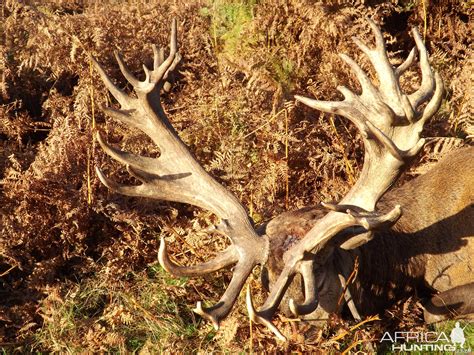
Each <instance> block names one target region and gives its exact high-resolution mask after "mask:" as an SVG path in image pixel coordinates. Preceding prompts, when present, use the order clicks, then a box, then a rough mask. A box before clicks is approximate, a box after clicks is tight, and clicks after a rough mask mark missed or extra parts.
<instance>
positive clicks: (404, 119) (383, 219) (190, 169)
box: [93, 20, 443, 340]
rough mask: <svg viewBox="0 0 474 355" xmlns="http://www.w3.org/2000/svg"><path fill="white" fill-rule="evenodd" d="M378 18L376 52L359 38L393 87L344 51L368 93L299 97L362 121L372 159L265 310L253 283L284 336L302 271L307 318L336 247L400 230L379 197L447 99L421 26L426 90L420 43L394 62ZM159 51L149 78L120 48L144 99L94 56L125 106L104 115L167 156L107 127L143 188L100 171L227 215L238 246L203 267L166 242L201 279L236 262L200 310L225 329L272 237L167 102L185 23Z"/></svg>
mask: <svg viewBox="0 0 474 355" xmlns="http://www.w3.org/2000/svg"><path fill="white" fill-rule="evenodd" d="M368 22H369V25H370V26H371V28H372V31H373V32H374V34H375V48H373V49H372V48H369V47H368V46H367V45H366V44H364V43H362V42H361V41H360V40H358V39H354V41H355V43H356V45H357V46H358V47H359V48H360V49H361V50H362V51H363V52H364V53H365V54H366V55H367V57H368V58H369V60H370V61H371V63H372V65H373V66H374V69H375V71H376V73H377V75H378V78H379V82H381V83H383V85H380V86H379V87H377V86H376V85H374V84H373V83H372V82H371V81H370V79H369V78H368V76H367V74H366V73H365V72H364V71H363V70H362V69H361V67H360V66H359V65H358V64H357V63H356V62H355V61H353V60H352V59H351V58H349V57H348V56H346V55H344V54H341V55H340V57H341V59H342V60H343V61H344V62H345V63H346V64H347V65H348V66H349V67H350V68H351V69H352V70H353V71H354V73H355V75H356V77H357V79H358V80H359V82H360V84H361V87H362V92H361V93H360V94H356V93H354V92H352V91H350V90H349V89H347V88H346V87H343V86H340V87H338V90H339V91H340V92H341V93H342V94H343V95H344V100H343V101H336V102H327V101H318V100H313V99H309V98H306V97H302V96H298V95H297V96H295V98H296V100H297V101H300V102H302V103H304V104H306V105H308V106H310V107H312V108H315V109H317V110H320V111H323V112H328V113H333V114H337V115H340V116H343V117H346V118H348V119H349V120H350V121H351V122H353V123H354V124H355V125H356V127H357V128H358V130H359V131H360V133H361V136H362V139H363V141H364V147H365V157H364V166H363V168H362V171H361V173H360V177H359V180H358V181H357V182H356V183H355V185H354V186H353V187H352V188H351V189H350V191H349V192H348V193H347V195H346V196H345V197H344V198H343V199H342V200H341V201H340V203H338V204H329V203H328V204H324V206H325V207H326V208H327V209H328V212H327V214H325V215H324V216H323V217H322V218H320V219H319V220H318V221H317V222H316V224H315V225H314V227H313V228H311V230H310V231H309V232H308V233H307V234H306V235H305V236H304V238H302V239H301V240H300V241H299V242H298V243H297V244H296V245H294V246H293V247H292V248H291V249H290V250H288V251H287V252H286V255H285V266H284V268H283V270H282V272H281V274H280V276H279V277H278V279H277V281H276V283H275V285H274V287H272V290H271V292H270V294H269V296H268V298H267V300H266V302H265V303H264V305H263V306H262V308H261V309H260V310H259V311H257V310H255V308H254V306H253V301H252V297H251V292H250V288H248V290H247V306H248V310H249V315H250V318H251V319H252V320H253V321H254V322H256V323H260V324H263V325H266V326H267V327H268V328H269V329H270V330H272V331H273V332H274V333H275V335H276V336H277V337H278V338H279V339H282V340H283V339H284V336H283V335H282V334H281V333H280V332H279V330H278V329H277V328H276V327H275V326H274V325H273V324H272V322H271V319H272V317H273V315H274V313H275V312H276V310H277V308H278V306H279V304H280V302H281V300H282V298H283V295H284V294H285V292H286V290H287V288H288V286H289V284H290V283H291V280H292V279H293V277H294V275H295V274H301V275H302V277H303V282H304V286H305V295H306V299H305V301H304V302H303V304H296V302H294V301H290V309H291V310H292V311H293V312H294V313H295V314H297V315H301V314H305V313H308V312H309V311H310V310H311V309H314V304H315V302H317V287H316V285H315V282H314V280H315V278H314V272H315V270H316V269H317V268H316V267H315V265H318V264H321V265H322V264H323V263H324V260H325V259H326V258H327V257H328V255H330V254H331V252H332V250H333V248H336V247H341V248H345V249H351V248H356V247H357V246H359V245H361V244H362V243H365V242H367V241H368V240H370V238H371V233H372V231H373V230H374V229H377V228H386V227H388V226H391V225H392V224H393V223H395V222H396V220H397V219H398V218H399V217H400V215H401V212H402V211H401V208H400V206H394V207H393V209H392V210H391V211H389V212H388V213H385V214H380V213H377V211H376V209H375V208H376V204H377V201H378V200H379V199H380V197H381V196H382V195H383V194H384V193H385V192H386V191H387V189H389V188H390V186H391V185H392V184H393V183H394V182H395V181H396V179H397V178H398V176H399V175H400V173H401V172H402V170H403V168H404V167H405V166H406V163H407V162H408V161H409V160H410V159H412V158H413V157H414V156H415V155H416V154H417V153H418V152H419V150H420V149H421V148H422V146H423V143H424V140H423V139H422V138H420V133H421V131H422V129H423V125H424V123H425V122H426V121H427V120H428V119H429V118H430V117H431V116H433V114H434V113H435V112H436V111H437V109H438V108H439V105H440V103H441V99H442V92H443V85H442V81H441V78H440V76H439V75H438V73H436V72H434V71H433V69H432V68H431V67H430V64H429V62H428V53H427V51H426V48H425V46H424V44H423V42H422V40H421V37H420V34H419V33H418V31H417V30H416V29H414V30H413V36H414V39H415V43H416V48H417V49H418V52H419V57H420V67H421V72H422V83H421V86H420V88H419V89H418V90H417V91H416V92H414V93H412V94H405V93H403V92H402V90H401V88H400V83H399V78H400V76H401V75H402V74H403V72H405V71H406V70H407V68H408V67H410V65H412V64H413V63H414V60H415V56H416V49H413V50H412V51H411V53H410V55H409V56H408V58H407V59H406V61H405V62H404V63H403V64H401V65H400V66H398V67H396V68H394V67H392V65H391V64H390V62H389V60H388V57H387V52H386V48H385V43H384V40H383V37H382V34H381V32H380V30H379V28H378V27H377V26H376V25H375V23H374V22H372V21H371V20H368ZM153 52H154V62H153V69H152V70H150V69H148V68H147V67H146V66H144V67H143V69H144V72H145V80H143V81H139V80H138V79H137V78H135V77H134V75H133V74H132V73H131V72H130V71H129V70H128V68H127V67H126V65H125V63H124V62H123V59H122V57H121V56H120V54H119V53H116V59H117V62H118V65H119V67H120V69H121V71H122V74H123V76H124V77H125V78H126V79H127V81H128V82H129V83H130V84H131V85H132V87H133V89H134V91H135V94H136V96H137V97H136V98H133V97H131V96H129V95H127V94H126V93H124V92H123V91H122V90H121V89H119V88H118V87H117V86H116V85H115V84H113V82H112V80H111V79H110V78H109V77H108V75H107V74H106V72H105V71H104V69H103V68H102V67H101V66H100V65H99V64H98V62H97V60H95V59H93V62H94V64H95V67H96V68H97V71H98V72H99V74H100V76H101V78H102V80H103V82H104V83H105V85H106V87H107V88H108V89H109V91H110V92H111V93H112V95H113V96H114V97H115V99H116V100H117V101H118V103H119V104H120V109H114V108H104V111H105V112H106V113H107V114H108V115H109V116H111V117H112V118H114V119H116V120H119V121H121V122H123V123H125V124H126V125H130V126H132V127H135V128H138V129H140V130H141V131H143V132H144V133H145V134H147V135H148V136H149V137H150V138H151V139H152V140H153V142H154V143H155V144H156V145H157V146H158V147H159V149H160V156H159V157H158V158H148V157H141V156H137V155H134V154H131V153H128V152H124V151H121V150H119V149H117V148H115V147H113V146H111V145H109V144H108V143H106V142H105V141H104V140H103V139H102V137H101V135H100V134H99V133H98V134H97V140H98V142H99V144H100V145H101V147H102V148H103V150H104V151H105V152H106V153H107V154H108V155H110V156H111V157H112V158H114V159H116V160H117V161H119V162H121V163H122V164H124V165H125V166H126V168H127V170H128V172H129V173H130V174H131V175H132V176H134V177H136V178H137V179H138V180H139V181H140V182H141V184H140V185H137V186H123V185H120V184H118V183H116V182H114V181H112V180H110V179H109V178H107V177H106V176H105V175H104V174H103V173H102V171H101V170H100V169H99V168H97V169H96V170H97V175H98V177H99V179H100V180H101V181H102V183H103V184H104V185H105V186H107V187H108V188H109V189H110V190H112V191H114V192H118V193H121V194H124V195H129V196H139V197H149V198H154V199H158V200H166V201H175V202H182V203H188V204H192V205H195V206H198V207H201V208H204V209H207V210H209V211H211V212H213V213H214V214H215V215H217V216H218V217H219V218H220V220H221V223H220V225H218V226H217V229H219V230H220V231H222V232H223V233H224V234H225V235H227V236H228V238H229V239H230V241H231V243H232V244H231V246H230V247H229V248H228V249H227V250H225V251H224V252H223V253H221V254H220V255H218V256H217V257H216V258H214V259H213V260H210V261H208V262H206V263H203V264H201V265H196V266H186V267H183V266H177V265H175V264H173V263H172V262H171V260H170V258H169V257H168V252H167V248H166V243H165V241H164V239H162V240H161V244H160V249H159V262H160V264H161V265H162V267H163V268H164V269H165V270H167V271H168V272H170V273H172V274H173V275H177V276H199V275H203V274H206V273H211V272H214V271H217V270H220V269H222V268H225V267H229V266H231V265H235V266H234V269H233V276H232V280H231V282H230V284H229V286H228V287H227V289H226V291H225V292H224V294H223V296H222V297H221V299H220V300H219V301H218V302H217V304H216V305H214V306H212V307H209V308H204V307H202V305H201V303H200V302H198V304H197V306H196V308H195V309H194V311H195V312H196V313H198V314H200V315H201V316H203V317H204V318H206V319H208V320H210V321H211V322H212V323H213V325H214V326H215V328H216V329H218V327H219V323H220V321H221V320H222V319H223V318H225V317H226V316H227V315H228V314H229V312H230V311H231V308H232V306H233V304H234V303H235V301H236V299H237V297H238V295H239V293H240V291H241V289H242V288H243V286H244V285H245V282H246V280H247V278H248V277H249V275H250V273H251V272H252V270H253V268H254V267H255V266H256V265H258V264H265V263H266V261H267V259H268V253H269V242H268V239H267V238H266V237H265V236H259V235H258V234H257V233H256V231H255V229H254V227H253V223H252V220H251V218H250V217H249V216H248V214H247V212H246V209H245V208H244V207H243V206H242V204H241V203H240V202H239V201H238V200H237V199H236V198H235V197H234V196H233V195H232V194H231V193H230V192H229V191H227V190H226V189H225V188H224V187H223V186H222V185H220V184H219V183H218V182H217V181H216V180H215V179H214V178H212V177H211V176H210V175H209V174H208V173H207V172H206V171H204V169H203V168H202V166H201V165H200V164H199V163H198V162H197V161H196V160H195V158H194V157H193V155H192V154H191V153H190V151H189V150H188V149H187V147H186V146H185V145H184V143H183V142H182V141H181V140H180V138H179V136H178V134H177V133H176V131H175V130H174V129H173V127H172V126H171V124H170V122H169V120H168V118H167V117H166V114H165V112H164V110H163V108H162V106H161V102H160V95H161V89H162V88H163V87H164V86H165V84H166V83H167V79H168V78H169V76H170V74H171V73H172V71H173V70H174V69H175V68H176V65H177V64H178V62H179V61H180V55H179V53H178V48H177V31H176V21H173V23H172V29H171V41H170V53H169V55H168V57H167V58H166V59H165V58H164V55H163V53H164V51H163V50H162V49H158V48H157V47H155V46H154V47H153ZM425 103H426V105H424V104H425ZM341 236H342V237H341ZM336 237H337V238H336ZM315 263H316V264H315Z"/></svg>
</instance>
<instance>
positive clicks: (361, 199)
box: [252, 20, 443, 336]
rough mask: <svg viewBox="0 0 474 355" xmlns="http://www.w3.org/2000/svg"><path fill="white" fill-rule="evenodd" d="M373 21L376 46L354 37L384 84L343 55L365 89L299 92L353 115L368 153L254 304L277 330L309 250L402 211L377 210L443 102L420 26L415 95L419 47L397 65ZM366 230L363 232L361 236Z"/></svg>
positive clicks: (355, 240)
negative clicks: (403, 82)
mask: <svg viewBox="0 0 474 355" xmlns="http://www.w3.org/2000/svg"><path fill="white" fill-rule="evenodd" d="M368 22H369V25H370V27H371V28H372V31H373V32H374V34H375V49H370V48H369V47H368V46H367V45H366V44H364V43H362V42H361V41H360V40H358V39H354V41H355V43H356V44H357V46H358V47H359V48H360V49H361V50H362V51H363V52H364V53H365V54H366V55H367V56H368V58H369V60H370V61H371V62H372V65H373V66H374V68H375V71H376V73H377V76H378V78H379V81H380V83H381V85H380V86H379V87H376V86H375V85H374V84H372V82H370V80H369V79H368V77H367V75H366V74H365V73H364V72H363V70H362V69H361V68H360V66H359V65H358V64H357V63H356V62H355V61H353V60H352V59H350V58H349V57H348V56H346V55H341V58H342V60H344V61H345V62H346V63H347V64H348V65H349V67H350V68H351V69H352V70H353V71H354V73H355V75H356V77H357V79H358V80H359V82H360V84H361V87H362V93H361V94H360V95H357V94H355V93H354V92H352V91H350V90H349V89H347V88H345V87H343V86H340V87H338V90H339V91H340V92H341V93H342V94H343V95H344V100H343V101H319V100H313V99H309V98H306V97H302V96H298V95H297V96H295V98H296V100H297V101H300V102H302V103H303V104H306V105H308V106H310V107H312V108H315V109H318V110H320V111H324V112H329V113H333V114H338V115H342V116H344V117H346V118H348V119H349V120H350V121H352V122H353V123H354V124H355V125H356V127H357V128H358V129H359V131H360V133H361V136H362V139H363V141H364V148H365V157H364V165H363V168H362V171H361V173H360V176H359V179H358V181H357V182H356V183H355V185H354V186H353V187H352V188H351V189H350V191H349V192H348V193H347V195H346V196H345V197H344V198H343V199H342V200H341V201H340V203H339V204H338V205H326V206H327V207H329V208H331V209H332V211H329V212H328V213H327V214H326V215H325V216H324V217H323V218H321V219H319V220H318V221H317V222H316V224H315V225H314V226H313V228H312V229H311V230H310V231H309V232H308V233H307V234H306V236H305V237H304V238H303V239H302V240H300V241H299V242H298V243H297V244H295V245H294V246H293V247H292V249H291V250H289V251H287V252H286V254H285V255H287V256H288V259H287V260H286V261H285V266H284V268H283V270H282V272H281V274H280V276H279V277H278V279H277V281H276V283H275V284H274V286H273V288H272V290H271V292H270V294H269V296H268V298H267V300H266V301H265V303H264V304H263V306H262V309H261V310H260V311H258V312H257V311H255V310H254V309H253V310H252V312H253V314H254V315H253V317H254V318H255V319H257V320H258V321H259V322H260V323H261V324H264V325H266V326H267V327H268V328H269V329H270V330H272V331H273V332H275V330H274V325H273V324H271V318H272V316H273V314H274V312H275V311H276V309H277V307H278V305H279V304H280V302H281V299H282V297H283V294H284V292H285V291H286V289H287V287H288V286H289V284H290V282H291V280H292V278H293V276H294V274H295V273H297V272H301V263H303V262H304V261H305V260H307V258H306V256H307V255H308V253H314V254H316V255H318V252H320V251H321V250H323V248H324V247H325V246H326V245H327V243H328V242H329V241H330V240H332V239H333V237H335V236H336V235H338V234H340V233H342V232H344V231H349V230H348V228H352V229H354V227H357V233H355V235H354V236H352V237H351V235H349V238H346V240H345V241H343V242H342V244H341V245H339V247H342V245H344V247H345V248H353V247H357V246H359V245H360V243H361V242H363V241H367V240H369V239H370V231H372V230H374V229H376V228H387V227H388V226H390V225H392V224H393V223H395V222H396V221H397V220H398V218H399V217H400V216H401V213H402V211H401V208H400V206H395V207H394V208H393V209H392V210H391V211H389V212H388V213H385V214H378V213H376V212H373V211H374V209H375V206H376V204H377V201H378V200H379V199H380V197H381V196H382V195H383V194H384V193H385V191H386V190H387V189H388V188H389V187H390V186H391V185H392V184H393V183H394V182H395V181H396V179H397V178H398V176H399V175H400V173H401V171H402V169H403V168H404V166H405V165H406V162H407V161H408V160H409V159H411V158H412V157H413V156H415V155H416V154H417V153H418V152H419V151H420V149H421V148H422V146H423V144H424V139H421V138H420V133H421V131H422V129H423V124H424V123H425V122H426V120H427V119H429V118H430V117H431V116H432V115H433V114H434V113H435V112H436V110H437V109H438V108H439V105H440V103H441V99H442V92H443V85H442V80H441V77H440V76H439V74H437V73H434V74H433V71H432V69H431V67H430V66H429V62H428V57H427V52H426V49H425V47H424V45H423V43H422V41H421V37H419V34H418V32H417V31H414V34H415V35H414V36H415V42H416V44H417V48H418V51H419V52H420V65H421V67H422V75H423V79H422V85H421V88H420V90H418V92H417V93H414V94H413V95H412V96H411V97H409V96H407V95H405V94H404V93H402V90H401V89H400V85H399V82H398V78H399V76H400V74H401V73H402V72H403V71H404V70H406V68H407V67H408V66H409V65H410V64H412V63H413V61H414V56H415V51H412V52H411V53H410V55H409V56H408V58H407V60H406V61H405V62H404V63H403V64H402V65H400V66H399V67H398V68H393V67H392V65H391V64H390V62H389V60H388V56H387V53H386V49H385V42H384V40H383V36H382V33H381V32H380V29H379V28H378V27H377V26H376V25H375V23H374V22H373V21H372V20H368ZM431 76H433V77H434V84H432V83H431V81H430V77H431ZM433 91H434V93H433ZM431 95H433V97H432V99H431V101H430V102H429V103H428V104H427V106H426V107H425V109H424V111H423V113H420V112H418V111H417V110H416V109H417V107H416V106H417V105H418V104H419V103H420V102H422V101H424V100H426V98H428V97H430V96H431ZM420 116H421V117H420ZM354 230H355V229H354ZM361 235H362V236H363V238H362V239H361V240H359V239H360V236H361ZM308 301H311V299H309V300H308ZM305 304H306V302H305ZM292 306H293V308H294V311H295V312H298V311H300V310H299V309H298V305H295V304H293V305H292ZM277 336H278V334H277Z"/></svg>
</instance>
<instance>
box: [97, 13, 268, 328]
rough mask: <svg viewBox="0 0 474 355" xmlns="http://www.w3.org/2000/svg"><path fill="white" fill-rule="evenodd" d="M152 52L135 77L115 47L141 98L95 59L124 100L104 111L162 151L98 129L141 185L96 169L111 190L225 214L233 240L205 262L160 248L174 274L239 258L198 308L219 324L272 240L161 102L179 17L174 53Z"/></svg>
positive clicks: (190, 272) (207, 268) (104, 77)
mask: <svg viewBox="0 0 474 355" xmlns="http://www.w3.org/2000/svg"><path fill="white" fill-rule="evenodd" d="M153 52H154V63H153V70H149V69H148V68H147V67H145V66H144V67H143V70H144V72H145V80H144V81H140V80H138V79H137V78H135V76H134V75H133V74H132V73H131V72H130V71H129V70H128V69H127V67H126V65H125V63H124V62H123V60H122V57H121V56H120V54H118V53H116V59H117V62H118V64H119V66H120V69H121V71H122V74H123V76H124V77H125V78H126V79H127V81H128V82H129V83H130V84H131V85H132V86H133V89H134V91H135V93H136V95H137V98H132V97H130V96H128V95H126V94H125V93H124V92H123V91H122V90H120V89H119V88H118V87H116V86H115V85H114V84H113V83H112V80H111V79H110V78H109V77H108V76H107V74H106V73H105V71H104V69H103V68H102V67H101V66H100V65H99V64H98V62H97V61H96V60H95V59H93V62H94V64H95V66H96V68H97V71H98V72H99V74H100V76H101V78H102V80H103V81H104V83H105V85H106V87H107V88H108V89H109V91H110V92H111V93H112V95H113V96H114V97H115V98H116V99H117V101H118V102H119V104H120V106H121V109H120V110H116V109H112V108H105V109H104V110H105V112H106V113H107V114H108V115H110V116H111V117H113V118H115V119H117V120H119V121H121V122H123V123H125V124H126V125H129V126H132V127H136V128H138V129H140V130H141V131H143V132H144V133H145V134H147V135H148V136H149V137H150V138H151V139H152V140H153V142H154V143H155V144H156V145H157V146H158V147H159V148H160V153H161V155H160V156H159V157H158V158H156V159H155V158H147V157H141V156H137V155H134V154H131V153H128V152H124V151H121V150H119V149H117V148H114V147H112V146H110V145H109V144H107V143H106V142H105V141H104V140H103V139H102V138H101V136H100V134H97V140H98V142H99V143H100V145H101V146H102V148H103V149H104V151H105V152H106V153H107V154H108V155H110V156H111V157H112V158H114V159H116V160H118V161H119V162H121V163H122V164H124V165H126V167H127V170H128V172H129V173H130V174H131V175H132V176H134V177H136V178H137V179H138V180H139V181H140V182H141V185H138V186H123V185H119V184H117V183H115V182H114V181H112V180H110V179H108V178H107V177H105V176H104V174H103V173H102V172H101V170H100V169H98V168H97V169H96V170H97V175H98V176H99V178H100V180H101V181H102V183H103V184H104V185H105V186H107V187H108V188H109V189H110V190H112V191H115V192H118V193H121V194H124V195H129V196H142V197H151V198H155V199H159V200H167V201H176V202H183V203H188V204H192V205H195V206H199V207H202V208H204V209H207V210H210V211H212V212H213V213H215V214H216V215H217V216H219V217H220V218H221V224H220V226H219V229H220V230H221V231H223V232H224V233H225V234H226V235H227V236H228V237H229V238H230V240H231V242H232V245H231V246H230V247H229V248H228V249H227V250H226V251H224V252H223V253H222V254H221V255H219V256H217V257H216V258H215V259H213V260H211V261H209V262H206V263H204V264H201V265H196V266H189V267H181V266H177V265H175V264H173V263H172V262H171V260H170V259H169V257H168V254H167V251H166V244H165V241H164V239H162V240H161V244H160V250H159V261H160V264H161V265H162V266H163V268H164V269H165V270H167V271H169V272H170V273H172V274H174V275H187V276H194V275H202V274H205V273H209V272H213V271H217V270H219V269H222V268H224V267H227V266H230V265H232V264H236V266H235V267H234V271H233V276H232V280H231V282H230V284H229V286H228V287H227V289H226V291H225V293H224V295H223V296H222V297H221V299H220V300H219V302H218V303H217V304H216V305H215V306H212V307H210V308H203V307H202V306H201V302H198V304H197V307H196V309H195V312H196V313H198V314H200V315H201V316H203V317H205V318H206V319H208V320H210V321H211V322H212V323H213V325H214V327H215V328H216V329H217V328H218V327H219V322H220V320H221V319H223V318H224V317H226V316H227V314H228V313H229V312H230V310H231V309H232V306H233V304H234V303H235V300H236V299H237V296H238V295H239V293H240V290H241V289H242V287H243V285H244V284H245V281H246V280H247V278H248V276H249V275H250V273H251V272H252V269H253V268H254V267H255V266H256V265H257V264H264V263H265V261H266V260H267V254H268V241H267V239H265V238H262V237H259V236H258V235H257V234H256V233H255V231H254V228H253V225H252V222H251V220H250V218H249V217H248V215H247V212H246V210H245V208H244V207H243V206H242V205H241V204H240V203H239V201H238V200H237V199H236V198H235V197H234V196H233V195H232V194H231V193H230V192H229V191H227V190H226V189H225V188H224V187H223V186H222V185H220V184H219V183H218V182H217V181H216V180H214V179H213V178H212V177H211V176H210V175H209V174H208V173H207V172H206V171H204V169H203V168H202V167H201V165H200V164H199V163H198V162H197V161H196V160H195V159H194V157H193V156H192V154H191V153H190V152H189V150H188V149H187V147H186V146H185V145H184V143H183V142H182V141H181V140H180V138H179V137H178V135H177V133H176V131H175V130H174V129H173V127H172V126H171V124H170V122H169V120H168V118H167V117H166V115H165V112H164V110H163V108H162V106H161V102H160V90H161V89H162V88H163V86H164V85H165V84H166V83H167V78H168V76H169V74H170V72H171V71H172V70H174V68H175V67H176V65H177V63H178V62H179V60H180V55H179V53H178V51H177V39H176V21H173V25H172V30H171V43H170V54H169V56H168V57H167V58H166V59H164V56H163V51H162V50H158V49H157V48H156V47H155V46H154V47H153Z"/></svg>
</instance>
